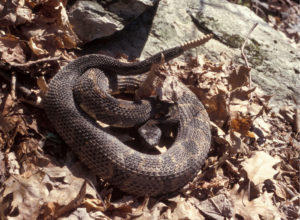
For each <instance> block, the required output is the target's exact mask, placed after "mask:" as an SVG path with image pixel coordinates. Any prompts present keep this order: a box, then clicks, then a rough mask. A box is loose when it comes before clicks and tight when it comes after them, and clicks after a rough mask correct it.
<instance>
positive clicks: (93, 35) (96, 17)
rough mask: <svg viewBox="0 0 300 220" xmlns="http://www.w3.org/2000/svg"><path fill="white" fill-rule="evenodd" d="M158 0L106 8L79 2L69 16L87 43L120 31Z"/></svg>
mask: <svg viewBox="0 0 300 220" xmlns="http://www.w3.org/2000/svg"><path fill="white" fill-rule="evenodd" d="M156 2H157V0H128V1H122V0H119V1H112V2H111V3H107V4H105V8H104V7H103V6H102V5H100V4H98V3H97V2H94V1H82V0H79V1H77V2H76V3H75V4H74V5H73V6H72V7H71V8H70V10H69V12H68V15H69V19H70V23H71V24H72V25H73V27H74V31H75V33H76V34H77V36H78V37H79V39H80V40H81V41H82V43H87V42H90V41H92V40H95V39H97V38H102V37H107V36H110V35H112V34H114V33H115V32H117V31H120V30H122V29H123V28H124V26H125V25H126V24H128V23H129V22H130V21H132V20H133V19H135V18H136V17H138V16H139V15H140V14H142V13H143V12H144V11H145V10H146V9H147V8H149V7H152V6H153V5H154V4H155V3H156Z"/></svg>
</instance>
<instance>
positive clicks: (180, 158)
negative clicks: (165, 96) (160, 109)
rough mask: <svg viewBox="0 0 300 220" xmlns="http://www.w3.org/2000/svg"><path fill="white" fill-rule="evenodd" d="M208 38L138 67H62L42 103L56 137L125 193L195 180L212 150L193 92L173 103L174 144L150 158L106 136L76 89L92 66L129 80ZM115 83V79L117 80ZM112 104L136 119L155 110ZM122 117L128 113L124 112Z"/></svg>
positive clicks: (82, 60) (88, 63) (110, 62)
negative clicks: (78, 98) (175, 115)
mask: <svg viewBox="0 0 300 220" xmlns="http://www.w3.org/2000/svg"><path fill="white" fill-rule="evenodd" d="M207 38H208V37H207V36H206V37H204V38H201V39H198V40H195V41H190V42H187V43H185V44H182V45H181V46H177V47H174V48H171V49H168V50H164V51H162V52H159V53H157V54H155V55H153V56H151V57H149V58H147V59H145V60H143V61H140V62H136V63H122V62H120V61H118V60H117V59H114V58H112V57H109V56H105V55H99V54H90V55H85V56H82V57H79V58H77V59H76V60H74V61H72V62H70V63H69V64H68V65H66V66H65V67H64V68H62V70H60V71H59V72H58V73H57V74H56V75H55V76H54V77H53V78H52V80H51V81H50V83H49V89H48V92H47V93H46V95H45V97H44V99H43V105H44V109H45V111H46V114H47V116H48V118H49V120H50V121H51V123H52V124H53V125H54V127H55V129H56V131H57V132H58V134H59V135H60V136H61V137H62V138H63V140H64V141H65V142H66V143H67V144H68V145H69V146H70V147H71V148H72V150H73V151H74V152H75V153H76V154H77V155H78V157H79V158H80V160H81V161H82V162H83V163H84V164H86V165H87V166H88V167H89V168H90V169H91V170H92V171H93V172H94V173H95V174H96V175H98V176H99V177H101V178H102V179H104V180H107V181H109V182H110V183H111V184H112V185H114V186H116V187H118V188H119V189H121V190H122V191H124V192H127V193H130V194H134V195H138V196H143V195H149V196H156V195H159V194H165V193H169V192H173V191H175V190H177V189H179V188H181V187H183V186H184V185H185V184H187V183H188V182H189V181H190V180H191V179H192V178H193V177H195V175H196V174H197V172H198V171H199V170H200V168H201V167H202V165H203V163H204V161H205V159H206V157H207V154H208V151H209V148H210V141H211V140H210V139H211V133H210V124H209V117H208V114H207V112H206V110H205V108H204V106H203V105H202V103H201V102H200V101H199V100H198V98H197V97H196V96H195V95H194V93H192V92H191V91H190V90H189V89H188V88H187V87H184V88H185V89H184V90H185V91H184V93H183V95H182V96H181V97H179V99H178V101H177V103H175V105H174V106H175V107H176V109H177V111H178V131H177V136H176V138H175V141H174V143H173V144H172V146H171V147H170V148H169V149H168V150H167V151H166V152H164V153H162V154H159V155H150V154H146V153H141V152H139V151H137V150H135V149H132V148H130V147H128V146H127V145H125V144H124V143H122V142H121V141H120V140H119V139H117V138H116V137H114V136H112V135H110V134H108V133H107V132H105V130H103V129H102V127H100V126H99V125H98V124H97V123H96V121H95V120H93V119H92V118H90V117H89V116H88V115H87V114H86V113H85V112H84V111H83V110H82V109H81V108H80V107H79V105H78V104H77V103H76V100H75V98H74V95H73V88H74V86H75V85H76V84H77V83H78V80H79V79H80V78H81V76H83V74H84V73H85V72H86V71H88V70H89V69H91V68H96V69H99V70H100V72H103V73H105V74H109V75H111V76H116V75H122V76H124V77H125V78H126V76H128V77H129V76H131V77H135V76H141V75H142V76H143V75H146V74H147V73H146V72H147V71H149V70H150V68H151V65H152V64H153V63H158V62H159V61H161V54H163V55H164V59H165V61H166V62H167V61H169V60H171V59H173V58H175V57H178V56H180V55H181V54H183V52H184V51H186V50H188V49H190V48H194V47H196V46H199V45H200V44H203V42H205V41H207ZM113 79H114V80H117V78H116V77H113ZM101 80H102V79H101V78H99V77H98V78H97V79H96V81H100V82H101ZM114 80H113V81H114ZM125 84H126V83H125ZM99 87H101V83H100V85H99ZM100 93H101V94H102V93H106V91H104V92H103V91H100ZM100 98H101V97H100ZM104 101H105V100H104ZM124 102H125V101H124ZM112 103H114V104H115V105H116V106H117V107H118V106H119V107H120V108H121V107H122V106H124V105H125V107H126V105H128V106H127V108H129V109H131V113H130V115H133V116H132V117H133V118H134V117H135V116H134V114H133V113H134V112H135V111H136V112H138V111H142V112H138V114H141V115H146V116H147V117H148V115H147V112H149V111H151V110H149V111H145V109H143V106H144V105H141V106H140V107H142V109H139V108H137V107H136V106H135V105H134V103H133V102H130V101H127V102H125V104H124V103H123V105H122V106H121V105H120V101H118V99H115V100H112ZM90 104H91V105H93V103H90ZM108 105H110V104H108ZM149 106H150V107H151V105H146V108H149ZM108 107H109V106H108ZM114 111H116V109H115V108H111V112H112V113H114ZM119 114H121V115H122V114H125V113H123V112H122V111H121V112H119ZM115 118H116V117H115ZM100 120H101V119H100ZM122 120H123V119H122Z"/></svg>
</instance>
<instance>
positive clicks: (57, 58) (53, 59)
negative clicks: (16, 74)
mask: <svg viewBox="0 0 300 220" xmlns="http://www.w3.org/2000/svg"><path fill="white" fill-rule="evenodd" d="M60 58H61V56H59V57H52V58H49V57H46V58H42V59H39V60H34V61H28V62H27V63H10V65H11V66H13V67H29V66H31V65H35V64H39V63H44V62H52V61H56V60H59V59H60Z"/></svg>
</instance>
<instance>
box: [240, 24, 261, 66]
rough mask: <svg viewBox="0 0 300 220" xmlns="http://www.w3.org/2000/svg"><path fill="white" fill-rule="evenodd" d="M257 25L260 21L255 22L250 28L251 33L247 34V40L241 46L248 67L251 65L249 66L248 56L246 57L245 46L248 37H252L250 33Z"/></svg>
mask: <svg viewBox="0 0 300 220" xmlns="http://www.w3.org/2000/svg"><path fill="white" fill-rule="evenodd" d="M257 25H258V23H255V24H254V25H253V26H252V28H251V29H250V31H249V33H248V34H247V36H246V39H245V41H244V43H243V45H242V48H241V53H242V56H243V58H244V60H245V62H246V66H247V67H248V68H250V67H249V63H248V60H247V57H246V55H245V53H244V48H245V46H246V43H247V41H248V39H249V37H250V34H251V33H252V31H253V30H254V28H256V26H257Z"/></svg>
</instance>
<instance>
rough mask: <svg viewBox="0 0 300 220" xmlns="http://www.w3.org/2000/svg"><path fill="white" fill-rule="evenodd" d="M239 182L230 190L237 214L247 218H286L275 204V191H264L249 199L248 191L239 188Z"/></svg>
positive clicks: (257, 219) (247, 219)
mask: <svg viewBox="0 0 300 220" xmlns="http://www.w3.org/2000/svg"><path fill="white" fill-rule="evenodd" d="M238 188H239V186H238V184H236V185H235V187H234V188H233V189H232V190H231V191H230V197H231V199H232V201H234V207H235V208H234V210H235V215H237V214H238V215H240V216H242V218H243V219H245V220H261V219H276V220H280V219H282V218H283V219H284V216H283V215H282V214H281V213H280V211H279V209H278V208H277V207H276V206H274V203H273V199H272V197H273V193H267V192H264V193H263V194H262V195H260V196H259V197H258V198H256V199H253V200H251V201H249V199H248V198H247V193H246V192H244V191H243V190H242V191H239V190H238Z"/></svg>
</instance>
